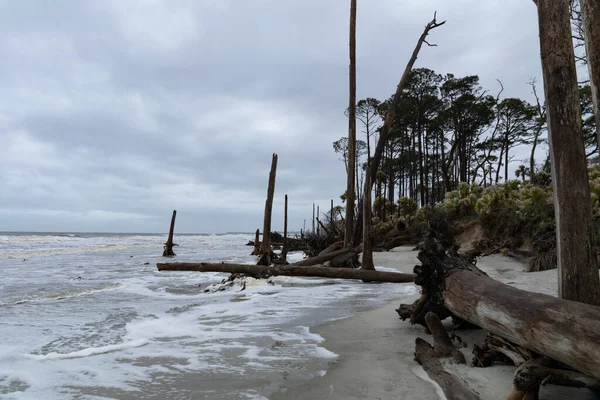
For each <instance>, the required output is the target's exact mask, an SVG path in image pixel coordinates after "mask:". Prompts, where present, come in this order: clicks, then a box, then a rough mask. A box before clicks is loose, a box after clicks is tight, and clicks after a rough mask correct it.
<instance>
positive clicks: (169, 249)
mask: <svg viewBox="0 0 600 400" xmlns="http://www.w3.org/2000/svg"><path fill="white" fill-rule="evenodd" d="M176 215H177V210H173V216H172V217H171V228H170V229H169V238H168V239H167V242H166V243H165V247H164V250H163V257H168V256H174V255H175V253H174V252H173V246H177V245H176V244H174V243H173V231H174V230H175V216H176Z"/></svg>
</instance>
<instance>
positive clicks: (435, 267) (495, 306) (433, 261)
mask: <svg viewBox="0 0 600 400" xmlns="http://www.w3.org/2000/svg"><path fill="white" fill-rule="evenodd" d="M419 260H421V262H422V265H420V266H416V267H415V269H414V272H415V273H416V274H417V277H416V278H415V283H417V284H418V285H420V286H422V287H423V296H422V297H421V299H419V300H418V301H417V303H418V304H415V305H414V306H413V309H412V310H411V314H412V315H411V322H412V323H423V324H424V321H422V319H424V314H423V313H424V312H425V313H426V311H429V310H431V311H434V312H435V311H441V313H442V315H440V312H436V313H437V314H438V315H440V317H441V318H444V317H445V316H446V315H443V313H444V312H448V311H449V312H450V313H452V314H453V315H455V316H458V317H460V318H462V319H464V320H466V321H468V322H470V323H472V324H474V325H477V326H479V327H481V328H484V329H486V330H488V331H490V332H491V333H493V334H496V335H498V336H501V337H502V338H505V339H507V340H509V341H511V342H513V343H515V344H517V345H519V346H521V347H524V348H526V349H529V350H533V351H535V352H536V353H538V354H540V355H543V356H547V357H550V358H552V359H553V360H556V361H559V362H561V363H563V364H565V365H567V366H569V367H571V368H574V369H576V370H578V371H581V372H583V373H585V374H587V375H590V376H593V377H595V378H598V379H600V346H598V343H599V342H600V307H596V306H592V305H588V304H583V303H578V302H574V301H569V300H563V299H558V298H556V297H553V296H548V295H544V294H539V293H532V292H527V291H525V290H520V289H517V288H514V287H511V286H509V285H505V284H503V283H500V282H498V281H495V280H493V279H491V278H490V277H488V276H487V275H486V274H485V273H484V272H483V271H481V270H479V269H478V268H477V267H475V266H474V265H473V264H470V263H469V262H467V261H466V260H464V259H462V258H457V257H451V256H448V255H447V254H446V253H445V251H443V250H442V249H441V247H440V246H439V244H438V243H437V242H436V241H434V240H432V239H428V240H427V242H426V243H425V249H424V250H423V251H421V252H420V253H419ZM407 307H410V306H404V307H402V306H401V307H400V309H399V310H406V309H407ZM424 310H426V311H424ZM445 310H447V311H445Z"/></svg>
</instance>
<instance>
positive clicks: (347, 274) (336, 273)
mask: <svg viewBox="0 0 600 400" xmlns="http://www.w3.org/2000/svg"><path fill="white" fill-rule="evenodd" d="M156 266H157V268H158V270H159V271H198V272H226V273H240V274H246V275H249V276H252V277H256V278H266V277H270V276H277V275H285V276H308V277H321V278H331V279H360V280H365V281H372V282H391V283H406V282H412V281H413V279H414V275H413V274H403V273H399V272H381V271H366V270H361V269H347V268H328V267H305V266H299V265H296V264H290V265H286V266H270V267H269V266H262V265H248V264H215V263H158V264H156Z"/></svg>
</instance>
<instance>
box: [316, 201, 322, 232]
mask: <svg viewBox="0 0 600 400" xmlns="http://www.w3.org/2000/svg"><path fill="white" fill-rule="evenodd" d="M319 221H320V220H319V206H317V222H319ZM320 234H321V227H320V226H319V225H318V224H317V236H319V235H320Z"/></svg>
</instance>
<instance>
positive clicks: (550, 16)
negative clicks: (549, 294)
mask: <svg viewBox="0 0 600 400" xmlns="http://www.w3.org/2000/svg"><path fill="white" fill-rule="evenodd" d="M537 8H538V19H539V30H540V48H541V57H542V70H543V75H544V89H545V95H546V104H547V106H548V110H547V114H548V139H549V143H550V155H551V157H552V185H553V188H554V208H555V212H556V235H557V259H558V274H559V275H558V281H559V296H560V297H562V298H564V299H569V300H575V301H581V302H584V303H589V304H596V305H599V304H600V279H599V277H598V260H597V256H596V243H595V241H596V240H595V228H594V222H593V219H592V209H591V201H590V198H591V197H590V188H589V180H588V171H587V165H586V159H585V148H584V144H583V136H582V133H581V110H580V104H579V89H578V87H577V74H576V70H575V56H574V53H573V41H572V39H571V25H570V19H569V0H537ZM595 23H597V21H595Z"/></svg>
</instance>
